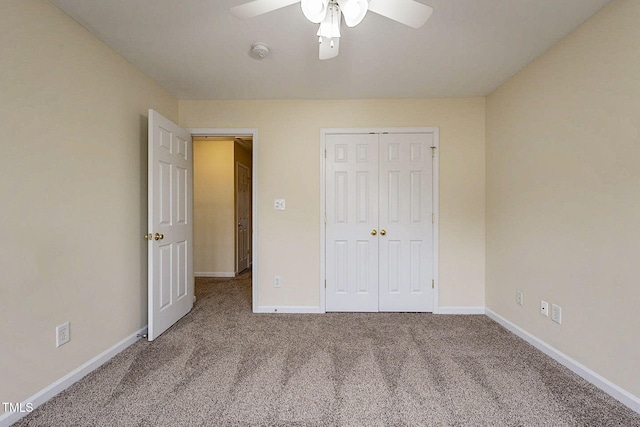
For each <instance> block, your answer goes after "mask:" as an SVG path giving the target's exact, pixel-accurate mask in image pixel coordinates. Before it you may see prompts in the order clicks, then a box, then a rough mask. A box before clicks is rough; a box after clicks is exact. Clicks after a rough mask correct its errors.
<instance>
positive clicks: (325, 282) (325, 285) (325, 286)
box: [324, 279, 327, 289]
mask: <svg viewBox="0 0 640 427" xmlns="http://www.w3.org/2000/svg"><path fill="white" fill-rule="evenodd" d="M324 288H325V289H327V279H325V280H324Z"/></svg>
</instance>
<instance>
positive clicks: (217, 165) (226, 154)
mask: <svg viewBox="0 0 640 427" xmlns="http://www.w3.org/2000/svg"><path fill="white" fill-rule="evenodd" d="M188 130H189V132H191V134H192V141H193V153H194V160H193V163H194V185H193V186H194V214H193V225H194V249H193V256H194V276H195V277H229V278H230V277H236V276H238V275H239V274H240V273H242V272H246V271H248V270H249V269H250V270H251V272H252V273H254V272H255V268H256V263H255V257H254V256H253V254H254V252H255V248H256V242H255V241H256V239H255V236H256V233H255V224H256V215H255V213H254V210H255V209H254V206H255V203H254V199H255V194H256V190H257V189H256V186H255V184H254V180H253V179H252V178H253V176H254V174H255V170H256V162H255V158H256V146H257V131H256V130H255V129H188ZM239 224H240V225H239ZM241 255H242V256H241ZM251 276H252V286H251V287H252V306H253V309H254V310H255V307H256V301H257V286H256V284H255V282H254V280H255V277H256V275H255V274H252V275H251Z"/></svg>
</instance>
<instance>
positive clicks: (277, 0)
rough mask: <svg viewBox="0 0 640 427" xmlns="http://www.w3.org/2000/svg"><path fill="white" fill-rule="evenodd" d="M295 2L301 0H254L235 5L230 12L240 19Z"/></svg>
mask: <svg viewBox="0 0 640 427" xmlns="http://www.w3.org/2000/svg"><path fill="white" fill-rule="evenodd" d="M294 3H300V0H254V1H250V2H249V3H245V4H241V5H239V6H234V7H232V8H231V9H229V12H231V14H232V15H233V16H235V17H236V18H238V19H249V18H253V17H254V16H258V15H262V14H263V13H267V12H271V11H272V10H276V9H280V8H283V7H286V6H289V5H292V4H294Z"/></svg>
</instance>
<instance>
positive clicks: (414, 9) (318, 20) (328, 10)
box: [229, 0, 433, 59]
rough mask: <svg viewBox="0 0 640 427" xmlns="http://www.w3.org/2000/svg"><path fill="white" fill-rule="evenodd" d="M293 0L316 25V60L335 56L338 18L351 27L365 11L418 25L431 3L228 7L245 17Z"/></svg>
mask: <svg viewBox="0 0 640 427" xmlns="http://www.w3.org/2000/svg"><path fill="white" fill-rule="evenodd" d="M294 3H300V5H301V7H302V12H303V13H304V16H305V17H306V18H307V19H308V20H309V21H311V22H313V23H315V24H320V28H319V29H318V32H317V34H316V35H317V37H318V43H319V45H320V59H330V58H334V57H336V56H338V49H339V47H340V21H341V18H342V17H344V22H345V24H347V26H348V27H355V26H356V25H358V24H359V23H360V22H361V21H362V20H363V19H364V17H365V15H366V14H367V11H371V12H374V13H377V14H378V15H382V16H385V17H387V18H389V19H393V20H394V21H397V22H400V23H401V24H404V25H408V26H410V27H413V28H420V27H421V26H423V25H424V23H425V22H427V19H429V17H430V16H431V14H432V13H433V8H432V7H431V6H427V5H426V4H422V3H419V2H417V1H415V0H253V1H250V2H249V3H245V4H241V5H239V6H235V7H232V8H231V9H229V12H231V14H232V15H233V16H235V17H236V18H238V19H249V18H253V17H255V16H258V15H262V14H264V13H267V12H271V11H273V10H276V9H280V8H283V7H286V6H290V5H292V4H294Z"/></svg>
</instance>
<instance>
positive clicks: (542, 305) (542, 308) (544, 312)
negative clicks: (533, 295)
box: [540, 300, 549, 317]
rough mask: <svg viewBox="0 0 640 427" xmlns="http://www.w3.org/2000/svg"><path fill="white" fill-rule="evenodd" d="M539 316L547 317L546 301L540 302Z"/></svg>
mask: <svg viewBox="0 0 640 427" xmlns="http://www.w3.org/2000/svg"><path fill="white" fill-rule="evenodd" d="M540 314H542V315H543V316H547V317H548V316H549V303H548V302H546V301H542V300H540Z"/></svg>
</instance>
